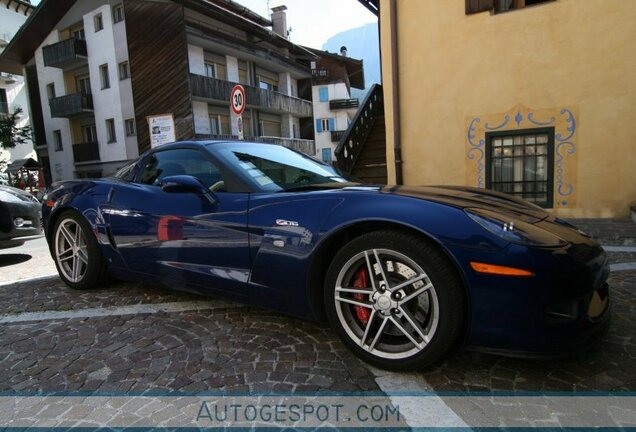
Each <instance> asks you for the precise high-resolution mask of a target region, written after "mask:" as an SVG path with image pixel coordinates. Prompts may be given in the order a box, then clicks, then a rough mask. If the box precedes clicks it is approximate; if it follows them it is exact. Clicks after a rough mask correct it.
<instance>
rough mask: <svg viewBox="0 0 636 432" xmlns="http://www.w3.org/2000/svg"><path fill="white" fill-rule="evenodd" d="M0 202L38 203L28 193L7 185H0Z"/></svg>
mask: <svg viewBox="0 0 636 432" xmlns="http://www.w3.org/2000/svg"><path fill="white" fill-rule="evenodd" d="M0 201H5V202H28V203H39V201H38V200H37V198H36V197H34V196H33V195H31V194H30V193H29V192H26V191H23V190H22V189H18V188H14V187H11V186H7V185H0Z"/></svg>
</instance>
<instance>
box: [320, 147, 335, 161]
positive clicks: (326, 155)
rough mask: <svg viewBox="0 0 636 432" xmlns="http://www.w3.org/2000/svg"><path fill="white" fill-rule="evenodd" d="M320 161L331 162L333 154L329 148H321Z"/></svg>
mask: <svg viewBox="0 0 636 432" xmlns="http://www.w3.org/2000/svg"><path fill="white" fill-rule="evenodd" d="M322 161H323V162H329V163H331V162H332V161H333V156H332V154H331V149H330V148H324V149H322Z"/></svg>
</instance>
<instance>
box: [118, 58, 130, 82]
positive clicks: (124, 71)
mask: <svg viewBox="0 0 636 432" xmlns="http://www.w3.org/2000/svg"><path fill="white" fill-rule="evenodd" d="M128 78H130V65H129V64H128V62H127V61H125V62H121V63H119V80H120V81H122V80H125V79H128Z"/></svg>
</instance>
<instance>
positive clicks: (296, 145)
mask: <svg viewBox="0 0 636 432" xmlns="http://www.w3.org/2000/svg"><path fill="white" fill-rule="evenodd" d="M196 138H197V139H209V140H223V141H237V140H238V139H239V137H238V136H237V135H204V134H197V135H196ZM244 141H248V142H260V143H265V144H276V145H281V146H283V147H289V148H292V149H294V150H298V151H299V152H301V153H305V154H306V155H309V156H314V155H315V154H316V143H315V142H314V141H313V140H305V139H298V138H282V137H270V136H260V137H255V136H246V137H244Z"/></svg>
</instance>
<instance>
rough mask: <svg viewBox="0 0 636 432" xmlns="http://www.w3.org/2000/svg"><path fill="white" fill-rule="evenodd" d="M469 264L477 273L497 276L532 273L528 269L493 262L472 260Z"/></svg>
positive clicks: (524, 275)
mask: <svg viewBox="0 0 636 432" xmlns="http://www.w3.org/2000/svg"><path fill="white" fill-rule="evenodd" d="M470 266H471V267H472V268H473V270H475V271H476V272H477V273H485V274H491V275H499V276H517V277H531V276H534V273H533V272H531V271H528V270H523V269H518V268H514V267H506V266H499V265H494V264H485V263H480V262H475V261H472V262H471V263H470Z"/></svg>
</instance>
